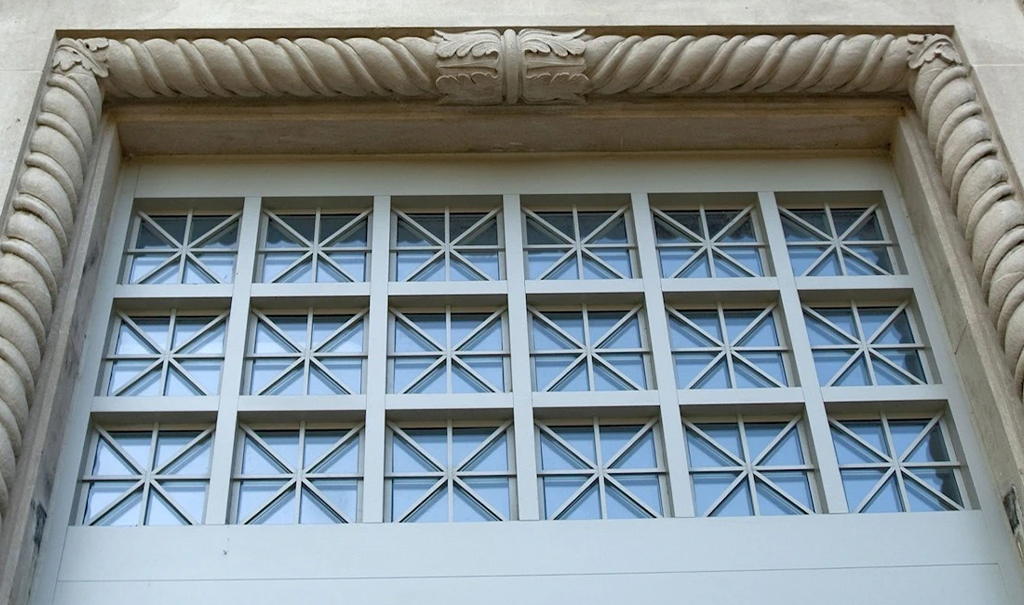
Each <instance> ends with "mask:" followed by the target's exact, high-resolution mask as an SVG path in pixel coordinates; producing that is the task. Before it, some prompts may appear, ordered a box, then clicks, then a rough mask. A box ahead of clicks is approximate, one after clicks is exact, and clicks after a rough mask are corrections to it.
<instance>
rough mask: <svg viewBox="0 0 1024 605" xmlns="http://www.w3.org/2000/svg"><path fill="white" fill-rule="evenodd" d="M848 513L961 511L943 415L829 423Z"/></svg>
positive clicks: (957, 472) (954, 462)
mask: <svg viewBox="0 0 1024 605" xmlns="http://www.w3.org/2000/svg"><path fill="white" fill-rule="evenodd" d="M830 422H831V425H832V440H833V442H834V443H835V448H836V455H837V456H838V458H839V469H840V473H841V474H842V477H843V487H844V488H845V489H846V501H847V504H848V506H849V507H850V512H855V513H892V512H905V511H912V512H919V511H945V510H962V509H963V508H964V506H965V504H964V497H963V495H962V494H963V493H964V490H963V487H962V478H961V477H960V470H959V469H960V464H959V463H958V462H957V460H956V457H955V454H954V449H953V444H952V442H951V441H950V437H949V434H948V430H947V429H946V427H945V418H944V414H941V413H939V414H935V415H934V416H924V417H922V416H910V417H904V416H899V415H888V414H886V413H884V412H883V413H881V414H879V415H877V416H875V417H867V418H865V417H863V416H861V417H859V418H841V417H837V418H831V419H830Z"/></svg>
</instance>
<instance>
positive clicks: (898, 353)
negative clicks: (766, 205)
mask: <svg viewBox="0 0 1024 605" xmlns="http://www.w3.org/2000/svg"><path fill="white" fill-rule="evenodd" d="M529 313H530V357H531V370H532V378H533V388H534V390H536V391H552V392H560V391H628V390H646V389H650V388H654V381H653V374H652V371H651V355H650V353H651V351H650V346H649V339H648V336H647V327H646V321H645V318H644V313H643V310H642V308H641V307H640V306H634V307H624V308H618V309H609V308H605V307H597V308H595V307H593V306H590V305H586V304H582V305H580V306H578V307H575V308H572V309H571V310H570V309H567V308H558V309H545V308H532V307H531V308H530V310H529ZM666 313H667V314H668V318H669V327H670V344H671V347H672V355H673V357H674V361H675V369H676V383H677V385H678V388H680V389H715V388H779V387H786V386H793V385H794V377H793V371H792V367H791V366H792V362H791V352H790V346H789V344H788V343H787V339H786V337H785V331H784V330H783V329H782V323H781V321H780V317H779V315H780V314H779V312H778V309H777V308H776V306H775V305H772V304H769V305H759V306H747V307H726V306H723V305H721V304H719V305H717V306H715V307H706V306H705V307H698V308H674V307H668V308H666ZM804 316H805V322H806V327H807V333H808V335H809V338H810V345H811V350H812V353H813V356H814V361H815V366H816V368H817V372H818V378H819V382H820V383H821V384H822V385H823V386H866V385H883V386H889V385H908V384H910V385H914V384H925V383H928V382H929V381H930V377H931V376H932V375H933V374H934V372H933V371H932V370H931V368H930V365H931V364H930V363H929V355H928V351H927V348H926V346H925V345H924V344H923V339H922V338H921V337H920V336H919V334H920V327H919V326H917V325H916V323H917V322H915V321H914V319H913V313H912V309H911V307H910V306H909V305H908V304H906V303H900V304H888V305H884V306H883V305H860V304H857V303H855V302H854V303H848V304H846V305H843V306H822V305H813V306H811V305H809V306H806V307H805V308H804ZM227 321H228V317H227V313H219V314H204V313H202V312H197V311H182V312H179V311H177V310H174V311H171V312H170V313H165V314H158V313H153V312H147V313H145V314H137V313H130V312H118V313H117V315H116V318H115V321H114V326H113V330H112V334H111V338H110V343H109V348H108V354H107V359H106V370H105V372H104V373H103V383H102V384H101V385H100V387H99V389H100V390H99V392H100V393H102V394H106V395H111V396H159V395H167V396H202V395H217V394H219V393H220V391H221V386H220V383H221V378H222V377H221V370H222V367H223V360H224V356H225V337H226V333H227ZM389 323H390V325H389V328H388V330H389V337H388V341H387V342H388V378H387V380H388V392H390V393H412V394H439V393H503V392H508V391H509V390H510V389H511V382H512V381H511V380H510V378H509V374H510V365H509V364H510V351H509V346H508V333H509V329H510V328H509V325H508V316H507V313H506V312H505V310H504V309H501V308H498V309H493V308H492V309H486V310H481V309H476V310H461V309H456V310H453V309H452V308H450V307H449V308H447V309H444V310H439V311H434V312H408V311H403V310H400V309H392V310H391V312H390V318H389ZM365 325H366V312H365V311H358V312H350V313H340V312H331V311H321V310H316V309H312V308H309V309H305V310H303V311H302V312H298V313H296V312H290V313H287V312H283V311H278V310H272V311H271V310H267V311H262V310H254V311H253V312H252V313H251V316H250V326H249V334H248V338H247V341H246V345H245V361H246V364H245V368H246V369H245V372H244V380H243V382H244V385H243V386H242V392H243V393H245V394H248V395H344V394H358V393H363V392H365V385H366V371H367V370H366V359H367V348H368V343H369V340H370V338H369V335H368V334H367V332H366V330H365Z"/></svg>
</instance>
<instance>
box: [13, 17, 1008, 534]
mask: <svg viewBox="0 0 1024 605" xmlns="http://www.w3.org/2000/svg"><path fill="white" fill-rule="evenodd" d="M104 95H106V96H107V97H108V98H119V99H144V98H154V97H164V98H254V99H258V98H268V97H286V96H290V97H327V98H364V99H372V98H377V99H393V100H403V101H416V100H425V101H432V102H440V103H444V104H470V105H498V104H513V103H518V102H523V103H584V102H587V101H588V100H592V99H597V98H601V97H615V98H620V99H623V98H625V99H628V98H638V97H643V98H649V97H682V96H687V95H723V96H737V95H747V96H750V95H843V96H852V95H889V96H902V97H906V96H908V95H909V97H910V98H911V99H912V100H913V102H914V104H915V105H916V107H917V109H918V112H919V113H920V114H921V118H922V120H923V122H924V125H925V128H926V130H927V133H928V139H929V141H930V144H931V147H932V149H933V151H934V153H935V157H936V159H937V161H938V165H939V169H940V171H941V174H942V178H943V180H944V182H945V185H946V187H947V188H948V190H949V195H950V198H951V200H952V202H953V204H954V206H955V210H956V215H957V217H958V218H959V221H960V225H961V227H962V229H963V233H964V236H965V237H966V239H967V242H968V244H969V245H970V247H971V257H972V259H973V261H974V268H975V271H976V273H977V276H978V280H979V283H980V284H981V288H982V290H983V292H984V293H985V294H986V296H987V297H988V303H989V306H990V308H991V310H992V314H993V320H994V322H995V325H996V328H997V330H998V333H999V335H1000V336H1001V337H1002V338H1003V344H1004V348H1005V351H1006V353H1007V355H1008V357H1009V360H1010V364H1011V366H1012V367H1013V370H1014V375H1015V377H1016V381H1017V389H1018V392H1021V389H1022V385H1024V207H1022V206H1021V203H1020V200H1019V198H1018V196H1017V193H1016V192H1015V191H1014V189H1013V187H1012V186H1011V184H1010V176H1009V175H1010V172H1009V168H1008V167H1007V165H1006V164H1005V162H1004V160H1003V159H1002V158H1001V156H1000V152H999V149H998V146H997V145H996V142H995V138H994V134H993V129H992V126H991V123H990V121H989V119H988V118H987V117H986V116H985V114H984V110H983V109H982V107H981V105H980V104H979V103H978V94H977V91H976V89H975V87H974V84H973V83H972V81H971V79H970V73H969V71H968V69H967V67H965V66H964V65H963V62H962V60H961V58H960V56H959V54H958V52H957V50H956V48H955V46H954V45H953V43H952V41H951V40H950V39H949V38H948V37H946V36H942V35H923V36H915V35H911V36H893V35H869V34H861V35H854V36H844V35H832V36H825V35H804V36H796V35H788V36H773V35H763V36H714V35H709V36H650V37H641V36H618V35H602V36H597V37H590V36H587V35H585V34H584V32H583V31H582V30H579V31H573V32H552V31H547V30H540V29H526V30H521V31H513V30H505V31H498V30H496V29H487V30H477V31H471V32H462V33H446V32H438V33H437V35H435V36H429V37H404V38H397V39H392V38H386V37H385V38H378V39H369V38H355V37H354V38H347V39H341V38H325V39H319V38H296V39H285V38H278V39H275V40H269V39H265V38H250V39H246V40H237V39H228V40H215V39H211V38H199V39H194V40H184V39H177V40H166V39H162V38H154V39H149V40H136V39H131V38H129V39H124V40H113V39H105V38H93V39H87V40H72V39H64V40H61V41H60V42H59V43H58V44H57V48H56V51H55V53H54V57H53V64H52V68H51V73H50V74H49V75H48V77H47V80H46V87H45V90H44V92H43V95H42V101H41V103H40V106H39V109H38V111H37V113H36V115H35V122H34V126H33V130H32V131H31V133H30V135H29V137H30V138H29V143H28V147H27V151H26V152H25V154H24V156H23V157H22V158H21V163H20V172H19V173H18V175H17V177H16V179H17V180H16V184H15V187H14V188H13V189H12V191H13V197H12V199H11V202H10V210H9V212H8V214H7V222H6V224H5V225H4V226H3V230H2V235H0V514H2V512H3V511H4V510H5V509H6V507H7V502H8V500H9V490H10V487H11V485H12V483H13V481H14V476H15V462H16V458H17V456H18V453H19V451H20V448H21V442H22V433H23V431H24V430H25V423H26V421H27V418H28V412H29V405H30V402H31V400H32V393H33V390H34V387H35V379H36V376H37V374H38V370H39V365H40V363H41V359H42V355H43V351H44V349H45V343H46V336H47V331H48V329H49V326H50V318H51V315H52V313H53V305H54V301H55V298H56V296H57V293H58V290H59V289H60V286H61V282H62V279H63V271H64V260H65V259H64V255H65V253H66V249H67V246H68V241H69V240H70V239H71V237H72V234H73V232H74V229H75V209H76V206H77V203H78V199H79V197H80V196H81V195H82V193H83V188H84V185H85V178H86V172H87V170H88V165H89V162H90V161H91V153H92V149H93V142H94V138H95V136H96V132H97V128H98V121H99V117H100V112H101V106H102V102H103V98H104Z"/></svg>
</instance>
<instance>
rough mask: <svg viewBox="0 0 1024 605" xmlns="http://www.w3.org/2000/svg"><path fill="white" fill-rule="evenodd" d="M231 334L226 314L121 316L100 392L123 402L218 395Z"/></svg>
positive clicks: (119, 314) (116, 317) (115, 325)
mask: <svg viewBox="0 0 1024 605" xmlns="http://www.w3.org/2000/svg"><path fill="white" fill-rule="evenodd" d="M226 330H227V314H226V313H223V314H220V315H214V314H194V313H192V312H184V311H182V312H179V311H178V310H172V311H170V312H169V313H167V314H160V315H157V314H152V315H149V314H147V315H136V314H131V315H129V314H126V313H122V312H117V313H116V316H115V321H114V329H113V331H112V334H111V336H110V345H109V347H110V348H109V349H108V353H107V356H106V364H105V365H106V373H105V376H106V384H105V386H104V388H103V389H102V391H101V392H103V393H106V394H107V395H113V396H119V397H120V396H160V395H164V396H171V397H181V396H201V395H216V394H218V393H219V392H220V378H221V369H222V366H223V365H224V336H225V332H226Z"/></svg>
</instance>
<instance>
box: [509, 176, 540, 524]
mask: <svg viewBox="0 0 1024 605" xmlns="http://www.w3.org/2000/svg"><path fill="white" fill-rule="evenodd" d="M502 208H503V210H502V212H503V214H504V216H505V217H506V220H505V221H503V222H504V228H505V233H504V234H505V277H506V279H507V283H508V325H509V326H510V328H511V329H509V331H508V351H509V371H510V382H511V385H512V417H513V418H512V420H513V423H512V426H513V427H514V428H513V432H514V434H513V435H512V438H513V441H514V443H515V447H514V448H513V450H514V451H515V463H516V464H515V473H516V482H515V484H516V493H517V494H518V498H517V504H518V506H517V508H518V510H519V519H522V520H527V521H534V520H537V519H540V500H539V495H538V493H537V449H536V447H535V446H534V443H535V441H534V440H535V439H536V437H535V434H534V428H533V379H532V372H531V370H530V334H529V330H528V329H525V327H526V326H529V325H530V323H529V312H528V311H527V308H526V269H525V267H526V264H525V253H524V252H523V225H524V224H525V222H524V221H522V220H514V217H518V216H520V215H521V209H520V200H519V196H518V195H506V196H504V200H503V206H502ZM513 326H523V327H524V329H517V328H514V327H513ZM543 387H544V385H537V388H538V389H540V388H543Z"/></svg>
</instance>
